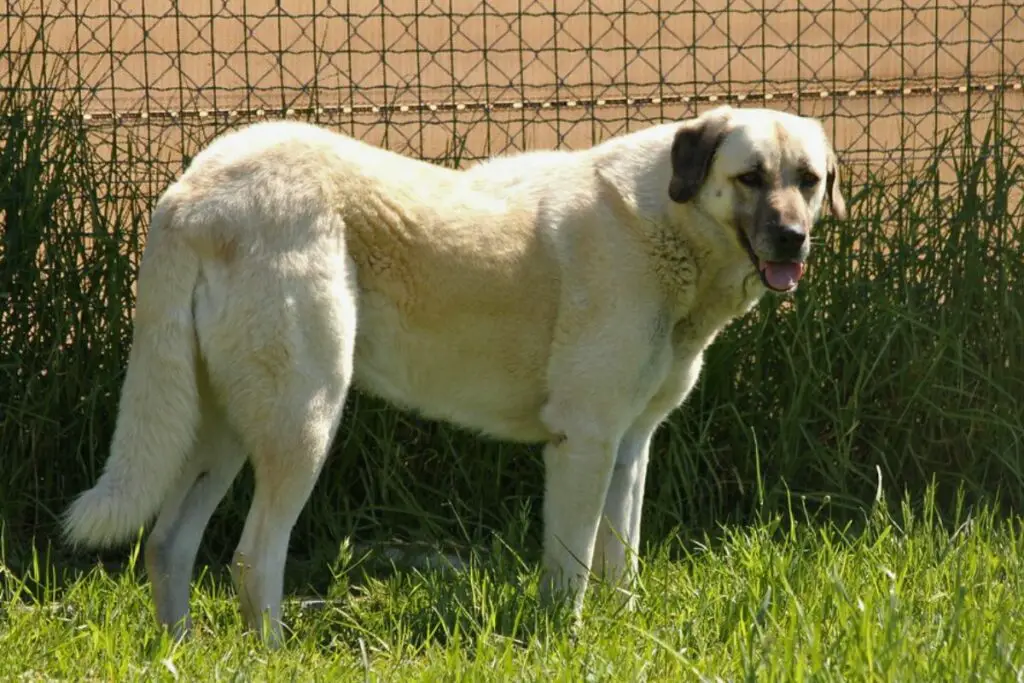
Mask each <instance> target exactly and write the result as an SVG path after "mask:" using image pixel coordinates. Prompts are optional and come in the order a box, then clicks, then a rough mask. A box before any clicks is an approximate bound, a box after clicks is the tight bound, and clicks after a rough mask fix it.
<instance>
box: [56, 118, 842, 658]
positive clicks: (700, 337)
mask: <svg viewBox="0 0 1024 683" xmlns="http://www.w3.org/2000/svg"><path fill="white" fill-rule="evenodd" d="M826 201H827V202H828V203H829V204H830V205H831V209H832V212H833V213H834V214H835V215H836V216H839V217H842V216H843V214H844V213H845V208H844V201H843V198H842V196H841V194H840V190H839V186H838V182H837V176H836V161H835V155H834V154H833V152H832V149H831V146H830V144H829V142H828V140H827V137H826V135H825V134H824V131H823V129H822V127H821V125H820V124H819V123H818V122H816V121H814V120H811V119H807V118H802V117H797V116H794V115H791V114H785V113H780V112H776V111H770V110H755V109H731V108H728V107H722V108H718V109H715V110H712V111H709V112H707V113H705V114H704V115H702V116H700V117H699V118H695V119H690V120H686V121H682V122H677V123H667V124H663V125H657V126H653V127H650V128H648V129H646V130H642V131H640V132H635V133H630V134H627V135H622V136H619V137H616V138H613V139H611V140H608V141H606V142H604V143H602V144H599V145H597V146H595V147H593V148H591V149H588V150H585V151H577V152H555V151H548V152H534V153H526V154H520V155H517V156H508V157H504V158H496V159H492V160H490V161H487V162H485V163H482V164H480V165H477V166H475V167H472V168H470V169H469V170H464V171H455V170H449V169H445V168H441V167H438V166H435V165H431V164H428V163H425V162H422V161H417V160H413V159H409V158H406V157H403V156H400V155H398V154H394V153H391V152H388V151H384V150H381V149H378V148H375V147H371V146H369V145H366V144H363V143H361V142H358V141H356V140H353V139H350V138H348V137H343V136H341V135H337V134H335V133H332V132H329V131H327V130H324V129H322V128H318V127H314V126H312V125H307V124H302V123H290V122H275V123H261V124H257V125H253V126H250V127H248V128H245V129H243V130H240V131H237V132H233V133H230V134H227V135H224V136H223V137H221V138H220V139H218V140H216V141H215V142H214V143H213V144H212V145H211V146H210V147H209V148H207V149H206V150H205V151H203V152H202V153H201V154H199V155H198V156H197V157H196V158H195V159H194V161H193V162H192V164H191V166H190V168H189V169H188V170H187V171H186V172H185V174H184V175H183V176H182V177H181V179H180V180H178V181H177V182H176V183H174V184H173V185H172V186H171V187H170V188H169V189H168V190H167V192H166V193H165V194H164V195H163V197H162V198H161V199H160V201H159V203H158V204H157V206H156V209H155V210H154V212H153V218H152V227H151V229H150V232H149V236H148V242H147V245H146V250H145V256H144V259H143V262H142V267H141V272H140V274H139V281H138V305H137V310H136V314H135V336H134V344H133V347H132V350H131V355H130V357H129V362H128V371H127V377H126V379H125V384H124V389H123V394H122V396H121V402H120V409H119V410H120V412H119V415H118V421H117V427H116V431H115V433H114V439H113V444H112V446H111V454H110V458H109V460H108V461H107V463H106V466H105V470H104V472H103V475H102V477H100V479H99V481H98V482H97V484H96V485H95V487H94V488H92V489H90V490H88V491H86V492H85V493H83V494H82V495H81V496H80V497H79V498H78V499H77V500H76V501H75V502H74V503H73V504H72V505H71V507H70V508H69V510H68V512H67V515H66V519H65V524H66V526H65V528H66V533H67V536H68V538H69V539H70V540H71V541H72V542H74V543H76V544H80V545H88V546H103V545H111V544H115V543H118V542H124V541H125V540H127V539H131V538H132V537H134V535H135V534H136V533H137V531H138V529H139V528H140V527H141V525H143V524H145V523H146V522H148V521H149V520H150V519H151V518H153V517H154V516H156V517H157V521H156V524H155V527H154V528H153V530H152V533H151V535H150V537H149V539H148V541H147V544H146V553H145V555H146V566H147V569H148V573H149V576H150V579H151V580H152V582H153V592H154V599H155V602H156V610H157V615H158V618H159V620H160V621H161V622H162V623H163V624H166V625H168V626H169V627H171V628H172V629H175V631H176V632H178V633H181V632H183V631H184V630H185V629H187V628H188V624H189V619H188V598H189V585H190V580H191V573H192V568H193V564H194V562H195V557H196V552H197V548H198V546H199V543H200V539H201V536H202V533H203V529H204V528H205V526H206V524H207V522H208V520H209V518H210V516H211V514H212V513H213V511H214V508H215V507H216V506H217V504H218V502H219V501H220V500H221V498H222V497H223V496H224V494H225V492H226V491H227V489H228V487H229V485H230V484H231V482H232V480H233V479H234V478H235V475H236V474H237V473H238V471H239V469H240V468H241V466H242V464H243V463H244V462H245V460H246V458H248V459H249V461H250V462H251V463H252V466H253V469H254V472H255V479H256V490H255V494H254V499H253V503H252V509H251V510H250V512H249V516H248V519H247V520H246V523H245V528H244V530H243V532H242V537H241V541H240V543H239V545H238V549H237V551H236V554H235V562H234V566H233V574H234V577H235V579H236V582H237V586H238V590H239V593H240V596H241V604H242V610H243V612H244V614H245V617H246V619H247V621H248V623H249V624H250V625H252V626H253V627H256V628H260V629H261V630H262V631H263V634H264V635H265V636H267V637H268V638H269V639H270V641H271V642H272V643H278V642H279V641H280V638H281V636H282V630H281V622H280V616H281V611H280V610H281V597H282V580H283V574H284V567H285V558H286V553H287V548H288V540H289V536H290V534H291V530H292V526H293V525H294V523H295V520H296V518H297V516H298V515H299V512H300V510H301V509H302V508H303V506H304V505H305V503H306V500H307V498H308V496H309V493H310V490H311V489H312V488H313V485H314V482H315V481H316V479H317V476H318V474H319V472H320V469H321V466H322V465H323V462H324V458H326V456H327V453H328V449H329V446H330V444H331V441H332V438H333V436H334V432H335V429H336V427H337V425H338V421H339V418H340V416H341V413H342V405H343V404H344V402H345V397H346V395H347V393H348V391H349V388H350V386H351V385H352V384H353V383H355V385H356V386H357V387H359V388H361V389H362V390H364V391H367V392H369V393H371V394H375V395H377V396H380V397H383V398H384V399H387V400H389V401H391V402H392V403H394V404H395V405H397V406H400V407H404V408H407V409H411V410H416V411H418V412H420V413H421V414H423V415H425V416H428V417H431V418H437V419H442V420H448V421H451V422H453V423H457V424H459V425H462V426H464V427H469V428H472V429H476V430H479V431H480V432H483V433H484V434H488V435H491V436H493V437H496V438H499V439H508V440H514V441H522V442H545V443H546V444H547V445H546V448H545V451H544V460H545V466H546V494H545V500H544V524H545V529H544V546H545V547H544V560H543V563H544V576H545V578H544V582H543V586H542V587H543V590H544V592H545V594H549V595H550V594H555V593H563V592H566V593H567V594H568V596H569V598H570V599H571V600H572V601H573V606H574V609H575V613H576V614H578V613H579V610H580V608H581V606H582V602H583V596H584V593H585V591H586V586H587V580H588V575H589V574H590V573H591V571H592V570H593V572H594V573H595V574H597V575H599V576H603V577H605V578H608V579H612V580H616V581H628V580H630V579H631V578H632V577H633V576H634V575H635V572H636V569H637V559H636V550H637V547H638V542H639V533H640V512H641V504H642V501H643V495H644V479H645V472H646V469H647V463H648V457H649V454H648V451H649V448H650V444H651V436H652V434H653V433H654V431H655V429H656V428H657V427H658V425H659V424H660V423H661V422H662V421H663V420H664V419H665V417H666V416H667V415H668V414H669V413H670V412H671V411H672V410H673V409H674V408H676V407H677V406H679V405H680V403H682V401H683V400H684V398H685V397H686V395H687V394H688V393H689V392H690V390H691V389H692V388H693V385H694V383H695V382H696V381H697V377H698V375H699V373H700V369H701V364H702V354H703V351H704V349H705V348H707V346H708V345H709V344H711V342H712V341H713V340H714V338H715V336H716V335H717V334H718V333H719V331H720V330H721V329H722V328H723V327H724V326H725V325H726V324H728V323H729V321H730V320H732V319H734V318H735V317H737V316H739V315H742V314H744V313H745V312H747V311H748V310H750V308H751V307H752V306H753V305H754V303H755V302H756V301H757V300H758V298H759V297H760V296H761V295H762V294H763V293H764V292H765V291H767V290H775V291H779V292H788V291H790V290H792V289H793V288H795V287H796V286H797V282H798V281H799V280H800V278H801V276H802V275H803V273H804V264H805V260H806V258H807V255H808V250H809V248H810V239H809V234H810V231H811V227H812V225H813V224H814V222H815V221H816V219H817V218H818V216H819V215H820V213H821V210H822V207H823V205H824V203H826Z"/></svg>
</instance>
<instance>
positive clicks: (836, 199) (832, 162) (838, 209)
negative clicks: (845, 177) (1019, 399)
mask: <svg viewBox="0 0 1024 683" xmlns="http://www.w3.org/2000/svg"><path fill="white" fill-rule="evenodd" d="M825 196H826V197H827V198H828V205H829V208H831V209H832V215H833V216H835V217H836V218H837V219H838V220H841V221H842V220H846V200H845V199H843V193H842V191H841V190H840V189H839V161H838V159H836V153H835V152H834V151H832V148H831V147H830V148H829V150H828V165H827V166H826V168H825Z"/></svg>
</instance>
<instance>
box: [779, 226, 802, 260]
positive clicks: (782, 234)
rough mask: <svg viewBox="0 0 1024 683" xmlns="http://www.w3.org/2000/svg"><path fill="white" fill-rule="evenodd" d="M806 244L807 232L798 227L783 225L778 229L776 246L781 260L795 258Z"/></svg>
mask: <svg viewBox="0 0 1024 683" xmlns="http://www.w3.org/2000/svg"><path fill="white" fill-rule="evenodd" d="M805 242H807V232H806V231H805V230H804V229H803V228H801V227H800V226H799V225H783V226H780V227H779V232H778V237H777V238H776V244H778V249H779V252H780V254H779V255H780V256H782V257H783V258H796V257H797V256H799V255H800V253H801V251H802V250H803V248H804V243H805Z"/></svg>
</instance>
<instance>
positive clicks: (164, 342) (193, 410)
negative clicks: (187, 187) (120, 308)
mask: <svg viewBox="0 0 1024 683" xmlns="http://www.w3.org/2000/svg"><path fill="white" fill-rule="evenodd" d="M172 192H173V190H172ZM176 204H177V202H176V197H175V196H174V195H173V194H172V193H171V192H169V193H168V194H166V195H165V196H164V197H163V198H162V199H161V201H160V202H159V203H158V204H157V207H156V209H155V210H154V211H153V218H152V222H151V227H150V231H149V235H148V238H147V244H146V250H145V253H144V255H143V259H142V265H141V267H140V269H139V278H138V298H137V301H136V309H135V331H134V338H133V341H132V347H131V352H130V353H129V356H128V370H127V374H126V377H125V381H124V387H123V389H122V392H121V399H120V405H119V409H118V416H117V425H116V427H115V429H114V437H113V441H112V443H111V449H110V456H109V458H108V460H107V462H106V465H105V466H104V469H103V474H102V476H101V477H100V478H99V481H97V482H96V485H95V486H93V488H91V489H89V490H88V491H85V492H84V493H82V494H81V495H80V496H79V497H78V498H77V499H75V501H74V502H73V503H72V504H71V505H70V507H69V508H68V509H67V511H66V512H65V513H64V517H63V520H62V521H63V528H64V536H65V539H66V540H67V541H68V542H69V543H71V544H72V545H76V546H87V547H103V546H110V545H115V544H118V543H122V542H124V541H127V540H129V539H131V538H132V537H134V536H135V535H136V534H137V533H138V531H139V529H140V528H141V527H142V526H143V525H144V524H146V523H147V522H149V520H150V519H152V517H153V516H154V515H155V514H156V513H157V512H158V511H159V509H160V506H161V504H162V503H163V500H164V498H165V497H166V495H167V492H168V490H169V489H170V487H171V486H172V485H173V484H174V481H175V479H176V478H177V477H178V476H179V474H180V472H181V470H182V468H183V466H184V464H185V462H186V460H187V458H188V456H189V453H190V451H191V449H192V448H193V445H194V442H195V438H196V433H197V431H198V427H199V391H198V387H197V385H196V361H197V350H196V346H197V342H196V336H195V321H194V317H193V312H192V298H193V291H194V289H195V286H196V282H197V279H198V275H199V258H198V255H197V254H196V253H195V252H194V251H193V250H192V249H191V248H190V247H189V245H188V244H187V243H186V241H185V239H184V236H183V235H182V234H181V227H182V226H180V225H177V224H176V223H175V208H176Z"/></svg>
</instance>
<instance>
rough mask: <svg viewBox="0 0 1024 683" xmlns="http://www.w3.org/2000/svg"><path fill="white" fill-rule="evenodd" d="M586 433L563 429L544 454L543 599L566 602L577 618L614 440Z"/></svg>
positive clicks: (611, 464) (606, 483)
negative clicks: (564, 598) (563, 431)
mask: <svg viewBox="0 0 1024 683" xmlns="http://www.w3.org/2000/svg"><path fill="white" fill-rule="evenodd" d="M588 431H589V430H566V432H565V434H564V436H563V437H561V438H559V439H558V440H557V441H552V442H551V443H549V444H548V445H547V446H546V447H545V450H544V464H545V468H546V471H545V489H546V490H545V492H544V577H543V579H542V584H541V594H542V597H543V598H544V599H545V600H548V601H551V600H554V599H557V598H558V597H566V598H568V599H569V600H570V601H571V603H572V610H573V614H574V615H575V616H577V617H578V616H579V615H580V614H581V612H582V610H583V597H584V595H585V593H586V590H587V580H588V578H589V573H590V567H591V564H592V562H593V557H594V542H595V538H596V536H597V529H598V525H599V523H600V521H601V510H602V508H603V507H604V501H605V494H606V493H607V491H608V483H609V481H610V480H611V476H612V466H613V464H614V462H615V453H616V449H617V447H618V439H615V438H612V437H602V436H600V435H599V434H598V433H588Z"/></svg>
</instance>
